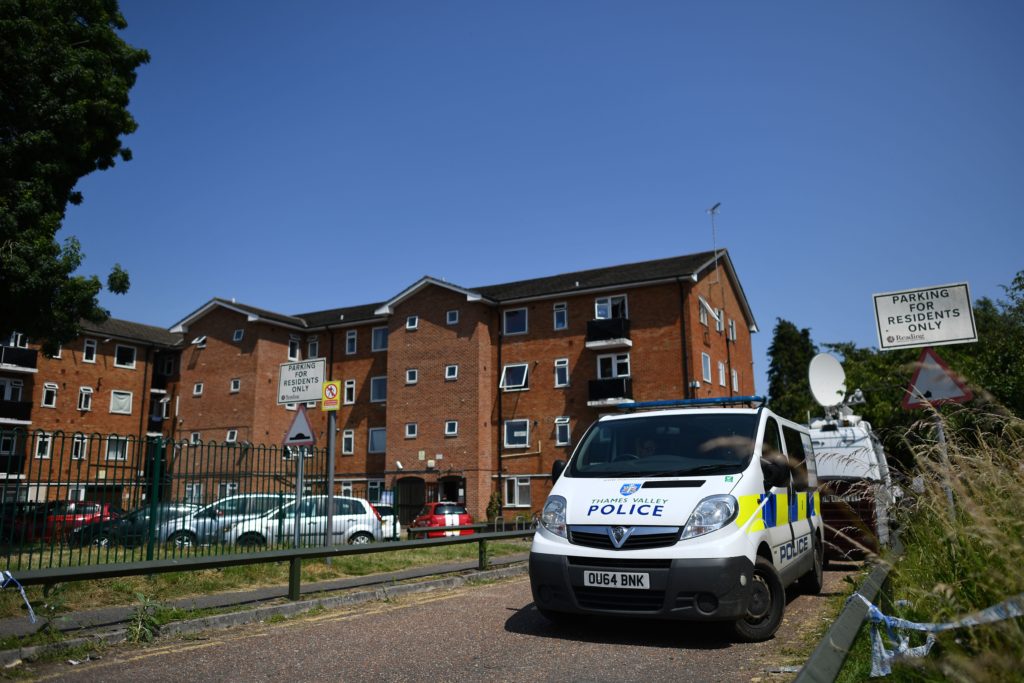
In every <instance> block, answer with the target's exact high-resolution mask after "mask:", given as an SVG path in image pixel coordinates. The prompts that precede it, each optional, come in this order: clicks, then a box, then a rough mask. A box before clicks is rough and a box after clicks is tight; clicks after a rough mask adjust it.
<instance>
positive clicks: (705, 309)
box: [697, 296, 722, 332]
mask: <svg viewBox="0 0 1024 683" xmlns="http://www.w3.org/2000/svg"><path fill="white" fill-rule="evenodd" d="M697 311H698V313H697V315H698V317H699V318H700V324H701V325H703V326H704V327H707V326H708V316H709V315H710V316H711V317H712V318H714V319H715V329H717V330H718V331H719V332H721V331H722V316H721V315H719V311H718V310H716V309H714V308H711V304H709V303H708V302H707V300H705V299H704V297H702V296H698V297H697Z"/></svg>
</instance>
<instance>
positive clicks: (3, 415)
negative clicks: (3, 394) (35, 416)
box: [0, 401, 32, 424]
mask: <svg viewBox="0 0 1024 683" xmlns="http://www.w3.org/2000/svg"><path fill="white" fill-rule="evenodd" d="M31 420H32V403H31V401H0V422H6V423H7V424H29V423H30V422H31Z"/></svg>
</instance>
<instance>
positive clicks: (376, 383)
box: [370, 377, 388, 403]
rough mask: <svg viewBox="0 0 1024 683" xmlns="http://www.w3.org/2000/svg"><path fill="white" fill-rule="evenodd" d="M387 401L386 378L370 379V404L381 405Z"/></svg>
mask: <svg viewBox="0 0 1024 683" xmlns="http://www.w3.org/2000/svg"><path fill="white" fill-rule="evenodd" d="M387 400H388V378H387V377H371V378H370V403H383V402H384V401H387Z"/></svg>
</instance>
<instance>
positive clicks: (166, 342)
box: [82, 318, 181, 346]
mask: <svg viewBox="0 0 1024 683" xmlns="http://www.w3.org/2000/svg"><path fill="white" fill-rule="evenodd" d="M82 333H83V334H90V335H95V336H104V337H111V338H116V339H124V340H126V341H134V342H143V343H145V344H152V345H154V346H176V345H178V344H180V343H181V335H180V334H175V333H174V332H168V331H167V329H166V328H164V327H154V326H153V325H143V324H142V323H133V322H131V321H128V320H118V319H117V318H107V320H106V321H104V322H102V323H91V322H88V321H86V320H83V321H82Z"/></svg>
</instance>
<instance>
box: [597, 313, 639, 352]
mask: <svg viewBox="0 0 1024 683" xmlns="http://www.w3.org/2000/svg"><path fill="white" fill-rule="evenodd" d="M586 346H587V348H588V349H595V350H599V351H605V350H612V349H628V348H630V347H631V346H633V342H632V341H631V340H630V338H629V319H628V318H604V319H599V320H588V321H587V342H586Z"/></svg>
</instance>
